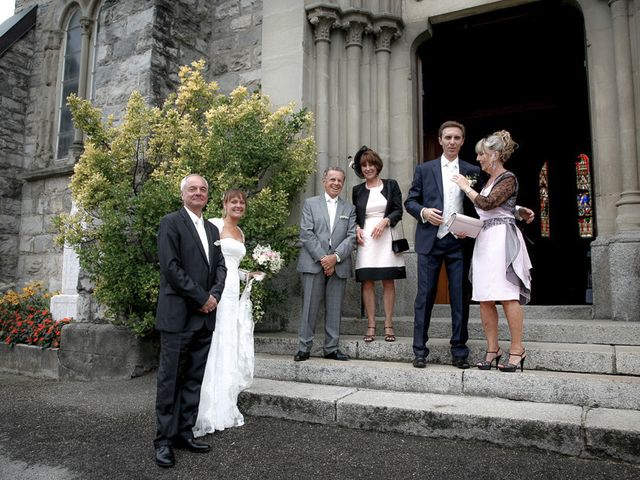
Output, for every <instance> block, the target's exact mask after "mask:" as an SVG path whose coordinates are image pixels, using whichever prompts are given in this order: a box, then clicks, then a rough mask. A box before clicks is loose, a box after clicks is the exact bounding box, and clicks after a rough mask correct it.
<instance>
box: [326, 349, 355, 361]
mask: <svg viewBox="0 0 640 480" xmlns="http://www.w3.org/2000/svg"><path fill="white" fill-rule="evenodd" d="M324 358H328V359H329V360H343V361H344V360H349V359H350V358H351V357H350V356H349V355H347V354H346V353H342V352H341V351H340V350H336V351H335V352H331V353H327V354H326V355H325V356H324Z"/></svg>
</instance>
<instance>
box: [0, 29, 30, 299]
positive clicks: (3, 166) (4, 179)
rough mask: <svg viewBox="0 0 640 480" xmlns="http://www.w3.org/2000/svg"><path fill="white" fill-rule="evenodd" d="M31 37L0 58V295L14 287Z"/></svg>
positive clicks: (20, 41)
mask: <svg viewBox="0 0 640 480" xmlns="http://www.w3.org/2000/svg"><path fill="white" fill-rule="evenodd" d="M34 41H35V33H34V32H33V30H32V31H30V32H29V33H27V34H26V35H25V36H24V37H22V38H21V39H20V40H19V41H18V42H16V43H15V44H13V45H12V46H11V47H10V48H9V49H8V50H7V51H6V52H5V53H4V55H2V56H1V57H0V71H2V72H3V73H2V75H0V117H1V118H2V121H1V122H0V291H4V290H6V289H8V288H12V287H14V286H15V283H16V280H17V270H16V269H17V266H18V238H19V237H18V235H19V231H20V210H21V206H20V201H21V189H22V182H21V180H20V174H21V172H22V152H23V149H24V141H25V135H24V132H25V117H26V110H27V102H28V97H29V68H30V65H31V61H32V57H33V51H34Z"/></svg>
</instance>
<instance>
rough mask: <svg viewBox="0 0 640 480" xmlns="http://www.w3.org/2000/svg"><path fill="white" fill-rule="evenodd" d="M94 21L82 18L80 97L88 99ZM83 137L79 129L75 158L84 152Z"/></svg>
mask: <svg viewBox="0 0 640 480" xmlns="http://www.w3.org/2000/svg"><path fill="white" fill-rule="evenodd" d="M92 25H93V20H91V19H90V18H89V17H82V18H80V26H81V27H82V38H81V50H80V73H79V77H78V97H80V98H87V81H88V79H89V52H90V49H91V27H92ZM83 137H84V135H83V134H82V131H81V130H78V129H77V128H76V129H75V131H74V134H73V145H72V147H71V148H72V149H73V150H74V152H73V153H74V157H76V158H77V156H78V154H79V153H80V152H82V149H83V148H84V147H83Z"/></svg>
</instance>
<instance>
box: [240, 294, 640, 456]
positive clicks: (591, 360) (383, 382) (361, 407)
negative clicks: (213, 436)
mask: <svg viewBox="0 0 640 480" xmlns="http://www.w3.org/2000/svg"><path fill="white" fill-rule="evenodd" d="M378 325H379V326H381V325H382V320H381V319H380V320H379V323H378ZM364 326H365V321H364V320H362V319H354V318H344V319H343V323H342V335H341V341H340V345H341V347H340V348H341V350H342V351H344V352H346V353H348V354H349V355H351V357H352V358H353V359H352V360H351V361H349V362H339V361H333V360H324V359H323V358H322V352H321V345H322V336H321V334H320V335H318V337H317V338H316V344H315V348H314V350H313V351H312V357H311V359H309V360H308V361H306V362H294V361H293V355H294V354H295V352H296V351H297V346H298V344H297V335H296V334H295V333H293V332H284V333H269V334H266V333H262V334H260V333H257V334H256V335H255V348H256V369H255V377H256V378H255V381H254V384H253V385H252V387H251V388H250V389H249V390H246V391H245V392H243V393H242V394H241V397H240V406H241V409H242V410H243V411H244V412H246V413H248V414H250V415H258V416H275V417H282V418H288V419H293V420H301V421H308V422H316V423H326V424H332V425H340V426H345V427H349V428H362V429H369V430H376V431H390V432H400V433H405V434H411V435H421V436H428V437H444V438H462V439H475V440H481V441H488V442H496V443H502V442H509V443H510V444H513V445H515V446H534V447H537V448H541V449H545V450H552V451H557V452H561V453H565V454H568V455H575V456H583V457H590V456H596V457H609V458H615V459H619V460H623V461H628V462H634V463H640V322H628V323H626V322H613V321H603V320H593V319H591V308H590V307H588V306H585V307H583V306H562V307H556V306H554V307H541V306H527V307H526V308H525V346H526V349H527V359H526V361H525V367H526V368H525V371H524V372H522V373H520V372H518V373H514V374H509V373H503V372H499V371H496V370H495V369H494V370H491V371H480V370H477V369H475V368H471V369H469V370H459V369H457V368H455V367H452V366H451V365H449V360H450V358H449V344H448V337H449V332H450V328H451V327H450V317H449V308H448V306H437V307H436V308H435V310H434V315H433V318H432V321H431V327H430V334H431V336H432V338H431V339H430V340H429V348H430V350H431V353H430V355H429V358H428V362H429V363H428V365H427V368H425V369H416V368H413V367H412V365H411V361H412V360H413V352H412V348H411V335H412V331H413V319H412V318H409V317H399V318H397V319H396V320H395V330H396V335H398V339H397V341H396V342H393V343H388V342H385V341H384V337H383V336H381V335H378V336H377V338H376V340H375V341H374V342H371V343H365V342H363V341H362V333H363V332H364ZM500 328H501V330H500V338H501V340H502V346H503V348H504V349H505V350H507V349H508V341H507V339H508V330H507V326H506V320H504V319H503V318H501V321H500ZM379 330H380V328H379ZM319 331H322V329H321V328H320V329H319ZM379 333H382V332H381V331H380V332H379ZM469 334H470V338H471V339H470V341H469V343H468V346H469V348H470V350H471V354H470V360H472V361H475V360H477V359H480V358H482V357H483V353H484V349H485V342H484V339H483V338H484V337H483V333H482V326H481V323H480V319H479V309H478V307H477V306H476V305H472V307H471V314H470V321H469Z"/></svg>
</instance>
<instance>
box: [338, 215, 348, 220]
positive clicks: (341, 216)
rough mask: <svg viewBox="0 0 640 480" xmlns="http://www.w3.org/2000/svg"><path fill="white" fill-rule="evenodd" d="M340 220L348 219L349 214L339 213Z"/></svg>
mask: <svg viewBox="0 0 640 480" xmlns="http://www.w3.org/2000/svg"><path fill="white" fill-rule="evenodd" d="M340 220H349V215H340Z"/></svg>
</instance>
